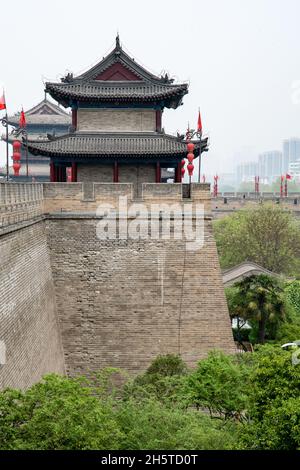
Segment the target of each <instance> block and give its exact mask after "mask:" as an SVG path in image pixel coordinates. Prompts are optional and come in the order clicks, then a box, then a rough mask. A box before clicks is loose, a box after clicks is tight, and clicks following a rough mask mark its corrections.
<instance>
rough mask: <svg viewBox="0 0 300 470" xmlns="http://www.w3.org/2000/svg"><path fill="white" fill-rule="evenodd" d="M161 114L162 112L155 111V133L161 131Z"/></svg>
mask: <svg viewBox="0 0 300 470" xmlns="http://www.w3.org/2000/svg"><path fill="white" fill-rule="evenodd" d="M161 114H162V111H161V110H160V109H157V110H156V123H155V128H156V132H160V131H161Z"/></svg>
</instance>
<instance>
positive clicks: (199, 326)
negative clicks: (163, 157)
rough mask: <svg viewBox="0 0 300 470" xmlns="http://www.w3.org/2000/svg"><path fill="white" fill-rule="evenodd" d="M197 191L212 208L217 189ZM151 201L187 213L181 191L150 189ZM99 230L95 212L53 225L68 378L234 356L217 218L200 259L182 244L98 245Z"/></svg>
mask: <svg viewBox="0 0 300 470" xmlns="http://www.w3.org/2000/svg"><path fill="white" fill-rule="evenodd" d="M118 186H120V185H118ZM105 187H106V186H105V185H98V191H99V190H100V188H105ZM106 189H107V187H106ZM192 189H193V194H194V197H195V201H197V202H199V203H202V202H203V203H204V205H205V204H206V202H207V201H209V193H208V187H206V186H204V185H194V186H193V188H192ZM99 194H100V193H99V192H98V195H99ZM104 194H105V193H104V192H102V197H103V200H105V198H104ZM106 194H107V193H106ZM109 200H110V202H111V203H113V200H112V198H111V197H110V198H109ZM129 202H130V201H129ZM143 202H144V203H145V205H146V207H151V205H152V204H154V203H159V202H160V203H163V202H166V203H167V202H169V203H174V202H177V203H178V204H179V207H180V206H181V205H182V202H183V200H182V194H181V185H178V186H177V185H155V184H154V185H152V184H145V185H144V200H143ZM206 209H207V210H209V208H207V207H206ZM68 217H69V215H68ZM131 222H133V223H134V219H133V220H131V221H128V223H129V224H130V223H131ZM98 223H99V220H96V219H94V218H92V216H89V215H88V214H85V216H83V215H82V217H80V216H77V218H76V219H75V218H72V217H71V218H67V217H64V216H63V214H62V215H57V216H53V217H52V218H51V219H49V220H48V221H47V226H48V240H49V244H50V252H51V262H52V271H53V278H54V283H55V291H56V299H57V308H58V312H59V316H60V323H61V328H62V338H63V344H64V351H65V360H66V367H67V370H68V373H70V374H72V375H73V374H78V373H83V372H84V373H87V372H88V371H95V370H99V369H100V368H101V367H104V366H108V365H110V366H116V367H122V368H124V369H127V370H128V371H130V372H138V371H141V370H144V369H145V367H147V366H148V365H149V363H150V362H151V360H152V359H153V358H154V357H155V356H156V355H157V354H164V353H180V354H181V355H182V357H183V359H184V360H186V361H187V362H188V364H189V365H194V364H195V362H196V361H197V360H198V359H199V358H201V357H204V356H205V355H206V354H207V352H208V351H209V350H211V349H212V348H220V349H223V350H224V351H226V352H233V351H234V350H235V348H234V344H233V339H232V333H231V325H230V320H229V315H228V310H227V305H226V300H225V296H224V289H223V285H222V279H221V273H220V266H219V261H218V257H217V251H216V245H215V241H214V238H213V235H212V226H211V217H210V213H209V212H208V213H207V215H206V218H205V242H204V246H203V247H202V248H201V249H199V250H196V251H187V250H186V242H185V240H174V239H173V238H171V239H170V240H161V239H160V240H155V239H151V238H149V239H147V240H132V239H128V240H99V239H98V238H97V235H96V231H97V224H98Z"/></svg>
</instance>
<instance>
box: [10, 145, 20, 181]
mask: <svg viewBox="0 0 300 470" xmlns="http://www.w3.org/2000/svg"><path fill="white" fill-rule="evenodd" d="M12 159H13V162H14V163H13V169H14V173H15V176H19V174H20V168H21V164H20V160H21V142H20V141H19V140H14V141H13V156H12Z"/></svg>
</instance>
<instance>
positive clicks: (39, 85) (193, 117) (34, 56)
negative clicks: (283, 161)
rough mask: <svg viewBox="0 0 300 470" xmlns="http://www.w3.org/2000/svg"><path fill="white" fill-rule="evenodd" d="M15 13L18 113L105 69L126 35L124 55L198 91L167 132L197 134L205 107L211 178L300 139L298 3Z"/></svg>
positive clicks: (12, 60) (2, 74) (40, 8)
mask: <svg viewBox="0 0 300 470" xmlns="http://www.w3.org/2000/svg"><path fill="white" fill-rule="evenodd" d="M13 6H14V8H13V15H12V5H11V4H8V3H3V4H2V5H1V17H2V18H3V19H5V21H2V24H1V35H2V38H3V41H2V42H1V46H0V47H1V69H0V84H1V86H2V85H3V86H4V87H5V92H6V100H7V106H8V113H9V114H12V113H15V112H17V111H19V110H20V109H21V107H22V105H23V106H24V109H28V108H31V107H32V106H33V105H35V104H37V103H38V102H39V101H40V100H41V99H42V98H43V96H44V87H43V80H47V79H52V80H58V79H59V78H60V77H61V76H62V75H64V74H65V73H66V71H72V72H74V74H75V75H76V74H78V73H79V72H80V71H82V70H83V69H87V68H88V67H89V66H90V65H91V64H93V63H96V62H97V61H99V60H100V59H101V58H102V57H103V56H104V55H105V54H106V52H107V51H108V50H109V49H110V48H112V47H113V44H114V41H115V36H116V34H117V32H119V34H120V40H121V44H122V46H123V47H124V49H125V50H126V51H128V52H129V53H130V55H131V56H133V57H135V59H136V60H137V61H138V62H140V63H141V64H143V65H144V66H145V67H146V68H148V69H150V70H151V71H153V72H154V73H156V74H160V73H161V72H168V73H169V74H170V75H171V76H172V77H174V78H175V79H176V80H178V81H185V80H188V81H189V82H190V90H189V94H188V95H187V96H186V97H185V98H184V105H183V106H182V107H180V108H179V109H177V110H175V111H174V110H167V111H166V112H165V113H164V116H163V123H164V127H165V130H166V132H168V133H176V131H177V130H178V131H180V132H181V133H182V132H185V130H186V127H187V123H188V122H190V126H191V127H193V126H196V122H197V113H198V107H199V106H200V107H201V114H202V122H203V130H204V133H205V134H208V135H209V137H210V144H211V146H210V150H209V152H208V153H207V154H205V155H204V156H203V170H204V172H205V173H214V172H216V171H217V172H219V173H221V172H232V171H234V169H235V166H236V164H237V163H238V162H239V161H245V160H246V158H244V153H243V149H246V148H248V149H251V153H253V156H254V159H256V158H257V155H258V154H259V153H262V152H265V151H268V150H282V142H283V140H284V139H288V138H290V137H300V56H299V44H300V30H299V25H298V23H299V17H300V2H299V0H285V1H283V0H252V1H250V0H243V1H240V0H226V1H223V0H210V1H209V2H208V1H206V0H205V1H203V0H187V1H185V2H184V3H183V2H181V1H178V0H172V1H171V0H165V1H163V2H161V1H157V0H152V1H151V2H146V1H142V0H140V1H137V0H128V1H127V2H121V1H120V0H117V1H115V2H113V3H108V2H105V3H104V2H99V1H92V0H85V2H84V3H82V2H79V1H76V0H75V1H70V0H64V1H63V2H62V1H58V0H52V1H51V2H45V1H40V2H36V1H33V0H27V2H26V3H25V2H23V1H21V0H15V1H14V3H13ZM4 38H6V39H7V41H8V45H7V46H4ZM0 113H1V114H0V116H1V117H2V116H3V111H2V112H0ZM3 132H4V129H3V128H2V129H1V133H3ZM3 164H5V145H4V143H3V142H1V144H0V165H1V166H2V165H3Z"/></svg>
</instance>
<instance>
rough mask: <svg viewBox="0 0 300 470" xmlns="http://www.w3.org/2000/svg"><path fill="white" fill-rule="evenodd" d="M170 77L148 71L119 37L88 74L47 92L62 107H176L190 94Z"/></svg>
mask: <svg viewBox="0 0 300 470" xmlns="http://www.w3.org/2000/svg"><path fill="white" fill-rule="evenodd" d="M173 81H174V80H173V79H171V78H169V77H168V76H167V75H165V76H161V77H158V76H156V75H153V74H152V73H150V72H148V71H147V70H146V69H145V68H144V67H142V66H141V65H139V64H138V63H137V62H136V61H135V60H134V59H133V58H131V57H130V56H129V55H128V54H127V53H126V52H125V51H124V50H123V49H122V47H121V45H120V40H119V37H118V36H117V38H116V46H115V48H114V49H113V51H112V52H110V53H109V54H108V55H107V56H106V57H104V58H103V59H102V60H101V61H100V62H99V63H97V64H96V65H95V66H93V67H92V68H90V69H89V70H88V71H87V72H85V73H83V74H81V75H78V76H77V77H74V76H73V74H70V73H69V74H67V76H66V77H64V78H63V79H62V83H52V82H47V83H46V88H45V90H46V92H48V93H49V94H50V95H51V96H52V97H53V98H54V99H55V100H57V101H59V102H60V103H61V104H62V105H63V106H65V107H68V106H71V105H72V104H73V103H74V101H77V102H87V101H88V102H92V103H106V102H114V101H115V102H120V101H121V102H141V101H143V102H144V101H146V102H151V103H158V102H159V103H161V102H163V106H166V107H168V108H177V106H179V105H180V104H181V102H182V98H183V96H184V95H185V94H186V93H188V85H187V84H186V83H180V84H173Z"/></svg>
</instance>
